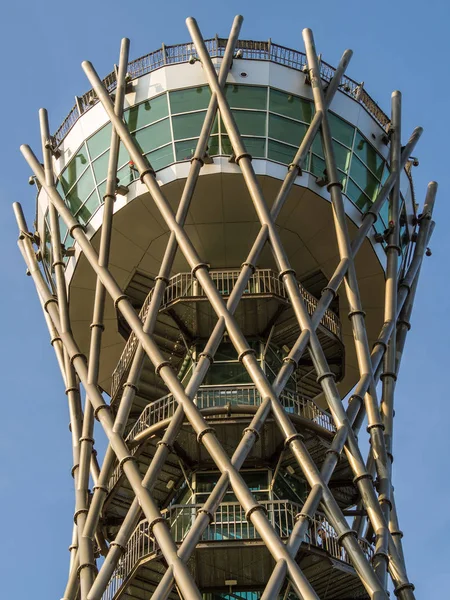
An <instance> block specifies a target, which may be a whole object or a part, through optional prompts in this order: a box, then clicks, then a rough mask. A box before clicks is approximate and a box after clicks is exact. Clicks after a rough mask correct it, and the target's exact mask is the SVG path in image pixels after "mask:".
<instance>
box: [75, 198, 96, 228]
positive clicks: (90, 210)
mask: <svg viewBox="0 0 450 600" xmlns="http://www.w3.org/2000/svg"><path fill="white" fill-rule="evenodd" d="M98 207H99V202H98V196H97V192H96V191H95V190H94V193H93V194H91V195H90V196H89V198H88V200H87V201H86V203H85V204H83V206H82V207H81V208H80V210H79V211H78V213H77V214H76V215H75V216H76V218H77V219H78V221H79V222H80V223H81V224H82V225H86V223H87V222H88V221H89V219H90V218H91V217H92V215H93V214H94V212H95V211H96V210H97V208H98Z"/></svg>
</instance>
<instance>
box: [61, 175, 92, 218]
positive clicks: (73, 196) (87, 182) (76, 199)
mask: <svg viewBox="0 0 450 600" xmlns="http://www.w3.org/2000/svg"><path fill="white" fill-rule="evenodd" d="M94 186H95V183H94V177H93V175H92V171H91V169H90V168H88V169H87V170H86V171H85V172H84V174H83V175H82V176H81V177H80V179H79V180H78V182H77V183H76V184H75V185H74V186H73V188H72V189H71V191H70V192H69V193H68V194H67V196H66V201H67V205H68V206H69V208H70V210H71V211H72V214H75V213H76V212H77V210H78V209H79V208H80V206H81V205H82V204H83V202H84V201H85V200H86V198H88V196H90V194H91V192H92V189H93V187H94Z"/></svg>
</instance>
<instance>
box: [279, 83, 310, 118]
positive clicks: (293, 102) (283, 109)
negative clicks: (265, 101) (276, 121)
mask: <svg viewBox="0 0 450 600" xmlns="http://www.w3.org/2000/svg"><path fill="white" fill-rule="evenodd" d="M269 110H271V111H272V112H276V113H279V114H281V115H286V117H291V118H292V119H297V120H299V121H304V122H305V123H310V122H311V119H312V115H313V110H314V109H313V105H312V102H310V101H309V100H304V99H303V98H299V97H298V96H294V95H293V94H287V93H286V92H280V91H278V90H273V89H270V99H269Z"/></svg>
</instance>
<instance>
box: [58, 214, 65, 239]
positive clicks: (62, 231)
mask: <svg viewBox="0 0 450 600" xmlns="http://www.w3.org/2000/svg"><path fill="white" fill-rule="evenodd" d="M58 223H59V233H60V236H61V241H62V242H63V241H64V238H65V237H66V233H67V225H66V224H65V223H64V221H63V220H62V219H61V217H58Z"/></svg>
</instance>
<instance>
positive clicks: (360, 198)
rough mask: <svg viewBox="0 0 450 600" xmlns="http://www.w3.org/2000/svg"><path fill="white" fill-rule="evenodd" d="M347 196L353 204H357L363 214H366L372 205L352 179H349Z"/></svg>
mask: <svg viewBox="0 0 450 600" xmlns="http://www.w3.org/2000/svg"><path fill="white" fill-rule="evenodd" d="M347 196H348V197H349V198H350V200H351V201H352V202H353V204H356V206H357V207H358V208H359V209H361V210H362V211H363V212H366V210H367V209H368V208H369V206H370V205H371V204H372V203H371V201H370V200H369V198H368V197H367V196H366V195H365V194H364V192H362V191H361V190H360V189H359V187H358V186H357V185H355V184H354V183H353V181H352V180H351V179H349V180H348V183H347Z"/></svg>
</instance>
